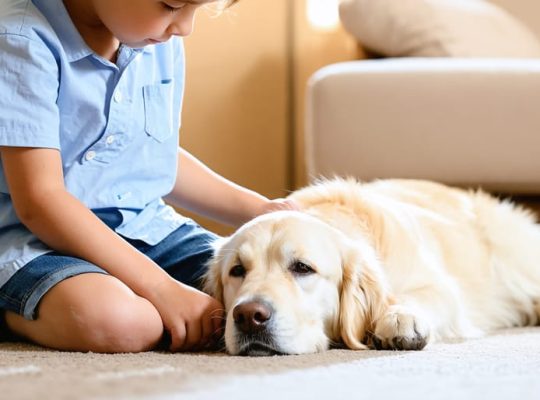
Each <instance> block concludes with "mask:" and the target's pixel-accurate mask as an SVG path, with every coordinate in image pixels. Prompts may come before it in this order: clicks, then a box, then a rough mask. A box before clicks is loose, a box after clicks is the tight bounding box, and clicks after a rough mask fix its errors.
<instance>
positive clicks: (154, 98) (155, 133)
mask: <svg viewBox="0 0 540 400" xmlns="http://www.w3.org/2000/svg"><path fill="white" fill-rule="evenodd" d="M172 88H173V85H172V84H171V82H164V83H159V84H154V85H147V86H143V98H144V118H145V121H144V130H145V131H146V133H147V134H148V135H150V136H151V137H153V138H154V139H156V140H157V141H158V142H160V143H161V142H164V141H165V140H167V139H168V138H169V137H170V136H171V135H172V133H173V132H172V127H173V121H172V118H173V116H172V106H173V104H172Z"/></svg>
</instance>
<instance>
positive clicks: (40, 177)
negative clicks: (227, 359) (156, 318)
mask: <svg viewBox="0 0 540 400" xmlns="http://www.w3.org/2000/svg"><path fill="white" fill-rule="evenodd" d="M0 155H1V159H2V163H3V166H4V173H5V176H6V180H7V183H8V186H9V189H10V194H11V197H12V200H13V204H14V207H15V211H16V213H17V215H18V217H19V219H20V220H21V222H22V223H23V224H24V225H25V226H26V227H27V228H28V229H30V230H31V231H32V232H33V233H34V234H35V235H36V236H37V237H39V238H40V239H41V240H42V241H43V242H45V243H46V244H47V245H48V246H50V247H51V248H52V249H55V250H57V251H59V252H61V253H64V254H68V255H72V256H75V257H78V258H81V259H84V260H87V261H89V262H91V263H93V264H95V265H98V266H100V267H101V268H103V269H104V270H106V271H107V272H109V273H110V274H111V275H113V276H115V277H117V278H118V279H120V280H121V281H122V282H124V283H125V284H126V285H127V286H129V287H130V288H131V289H132V290H133V291H134V292H135V293H137V294H138V295H139V296H142V297H144V298H146V299H148V300H149V301H150V302H151V303H152V304H153V305H154V306H155V307H156V309H157V310H158V312H159V313H160V315H161V317H162V319H163V323H164V326H165V328H166V329H167V330H169V331H170V333H171V337H172V340H173V343H172V347H171V349H172V350H187V349H190V348H193V347H196V346H198V345H202V344H205V343H206V342H207V341H208V340H209V339H210V336H211V335H212V333H213V332H215V331H216V330H217V329H219V318H211V315H210V314H211V313H214V316H216V313H220V312H221V311H220V310H221V309H222V306H221V304H219V303H218V302H217V301H216V300H214V299H212V298H211V297H209V296H207V295H205V294H204V293H202V292H199V291H197V290H194V289H192V288H189V287H187V286H185V285H183V284H181V283H179V282H177V281H175V280H173V279H172V278H170V277H169V275H168V274H167V273H166V272H164V271H163V270H162V269H161V268H159V267H158V266H157V265H156V264H155V263H154V262H153V261H152V260H150V259H149V258H148V257H146V256H145V255H144V254H142V253H141V252H139V251H137V250H136V249H135V248H133V247H132V246H131V245H130V244H129V243H127V242H126V241H124V240H123V239H122V238H121V237H120V236H118V235H117V234H115V233H114V232H113V231H112V230H111V229H109V228H108V227H107V226H106V225H105V224H104V223H102V222H101V220H100V219H99V218H97V217H96V216H95V215H94V214H93V213H92V212H91V211H90V210H89V209H88V208H87V207H86V206H84V205H83V204H82V203H81V202H80V201H79V200H77V199H76V198H75V197H73V196H72V195H71V194H70V193H69V192H68V191H67V190H66V189H65V187H64V179H63V172H62V163H61V158H60V153H59V151H57V150H53V149H37V148H16V147H3V148H2V147H0ZM219 315H221V314H219ZM186 330H187V332H188V334H187V335H186Z"/></svg>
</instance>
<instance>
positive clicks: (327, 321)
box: [205, 211, 386, 355]
mask: <svg viewBox="0 0 540 400" xmlns="http://www.w3.org/2000/svg"><path fill="white" fill-rule="evenodd" d="M378 270H379V267H378V261H377V259H376V257H375V254H374V252H373V250H372V248H371V247H370V246H369V245H368V244H367V242H365V241H358V240H355V241H354V242H353V241H352V240H351V239H350V238H348V237H346V236H345V235H344V234H343V233H341V232H340V231H338V230H336V229H334V228H332V227H331V226H330V225H328V224H326V223H324V222H322V221H320V220H318V219H317V218H314V217H312V216H309V215H306V214H303V213H300V212H294V211H280V212H275V213H271V214H267V215H263V216H261V217H258V218H256V219H254V220H253V221H251V222H249V223H247V224H246V225H244V226H243V227H241V228H240V229H239V230H238V231H237V232H236V233H234V234H233V235H232V236H231V237H228V238H224V239H222V240H220V241H218V242H217V243H216V253H215V256H214V258H213V259H212V261H211V263H210V268H209V271H208V274H207V276H206V282H205V290H206V291H207V292H208V293H210V294H212V295H214V296H215V297H216V298H218V299H219V300H221V301H222V302H223V304H224V305H225V309H226V311H227V320H226V326H225V343H226V347H227V350H228V352H229V353H231V354H235V355H236V354H239V355H271V354H302V353H312V352H317V351H321V350H325V349H327V348H329V347H330V346H331V345H332V344H341V343H344V344H345V345H346V346H347V347H349V348H353V349H363V348H365V345H364V342H365V340H366V338H367V336H368V334H369V331H370V330H371V328H372V325H373V323H374V322H375V320H376V319H377V316H378V315H380V313H381V312H382V310H383V309H384V308H385V304H386V294H385V289H384V288H383V287H382V285H381V283H380V282H381V280H380V279H378V276H377V274H378Z"/></svg>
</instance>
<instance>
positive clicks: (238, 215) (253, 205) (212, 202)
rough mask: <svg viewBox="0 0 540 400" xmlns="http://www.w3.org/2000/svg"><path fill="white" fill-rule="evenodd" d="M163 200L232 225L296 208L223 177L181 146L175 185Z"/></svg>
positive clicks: (287, 202)
mask: <svg viewBox="0 0 540 400" xmlns="http://www.w3.org/2000/svg"><path fill="white" fill-rule="evenodd" d="M166 200H167V201H169V202H171V203H172V204H173V205H177V206H180V207H183V208H185V209H187V210H190V211H193V212H195V213H197V214H200V215H204V216H207V217H210V218H212V219H214V220H216V221H220V222H224V223H226V224H230V225H235V226H237V225H241V224H242V223H244V222H247V221H248V220H250V219H251V218H254V217H256V216H257V215H260V214H264V213H266V212H270V211H276V210H280V209H283V210H285V209H297V208H298V207H297V206H296V204H294V203H293V202H292V201H290V200H283V199H276V200H269V199H268V198H266V197H264V196H262V195H260V194H258V193H256V192H254V191H252V190H249V189H246V188H244V187H242V186H239V185H237V184H235V183H233V182H231V181H229V180H227V179H225V178H224V177H222V176H220V175H218V174H217V173H216V172H214V171H212V170H211V169H210V168H208V167H207V166H206V165H204V164H203V163H202V162H201V161H199V160H198V159H196V158H195V157H194V156H193V155H191V154H190V153H188V152H187V151H186V150H184V149H180V150H179V153H178V173H177V176H176V185H175V186H174V189H173V191H172V192H171V193H170V194H169V195H168V196H167V197H166Z"/></svg>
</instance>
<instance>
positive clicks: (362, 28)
mask: <svg viewBox="0 0 540 400" xmlns="http://www.w3.org/2000/svg"><path fill="white" fill-rule="evenodd" d="M340 17H341V20H342V22H343V25H344V26H345V28H346V29H347V30H348V31H349V32H350V33H352V34H353V35H354V36H355V37H356V38H357V39H358V41H359V42H360V43H361V44H362V45H363V46H364V47H365V48H367V49H369V50H371V51H373V52H375V53H377V54H380V55H382V56H388V57H400V56H417V57H445V56H446V57H504V58H506V57H518V58H539V57H540V43H539V41H538V39H537V38H536V37H535V35H534V34H533V33H532V32H531V31H530V30H529V29H528V28H527V27H526V26H525V25H524V24H523V23H522V22H520V21H519V20H518V19H516V18H515V17H513V16H512V15H510V14H509V13H508V12H506V11H505V10H503V9H502V8H500V7H498V6H496V5H494V4H491V3H488V2H486V1H484V0H344V1H342V3H341V5H340Z"/></svg>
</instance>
